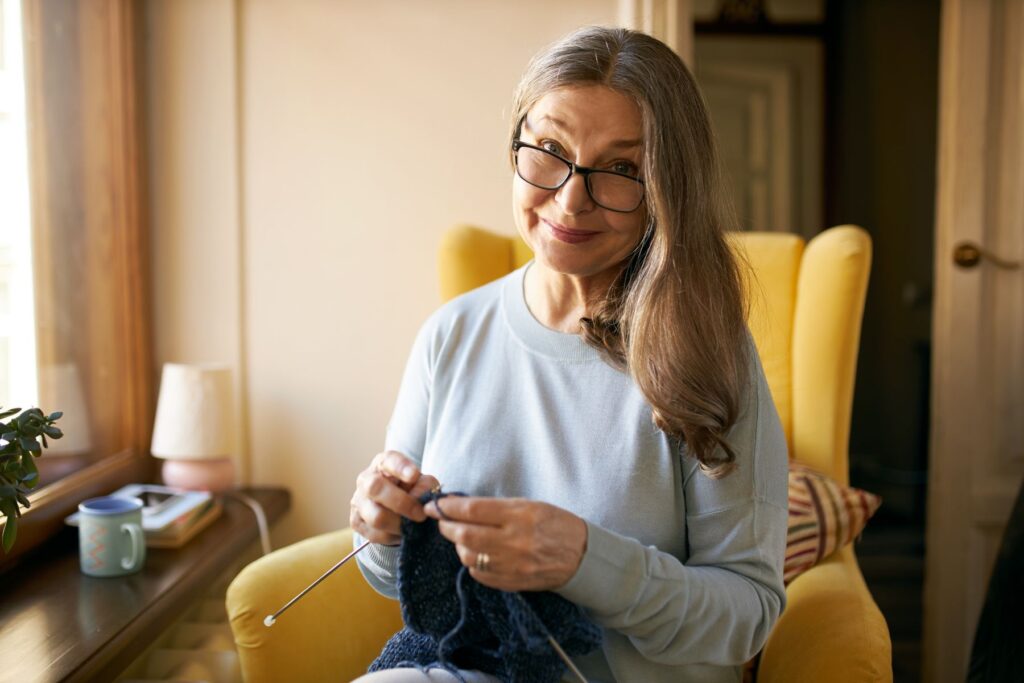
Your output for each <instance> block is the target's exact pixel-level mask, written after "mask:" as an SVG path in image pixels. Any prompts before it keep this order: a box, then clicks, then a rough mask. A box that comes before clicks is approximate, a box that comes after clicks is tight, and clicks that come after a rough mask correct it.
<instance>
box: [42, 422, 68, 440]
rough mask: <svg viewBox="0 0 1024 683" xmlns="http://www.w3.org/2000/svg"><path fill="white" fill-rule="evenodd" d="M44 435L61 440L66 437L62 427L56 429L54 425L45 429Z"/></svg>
mask: <svg viewBox="0 0 1024 683" xmlns="http://www.w3.org/2000/svg"><path fill="white" fill-rule="evenodd" d="M43 434H46V435H47V436H48V437H50V438H51V439H59V438H61V437H62V436H64V432H62V431H61V430H60V427H54V426H53V425H46V426H45V427H43Z"/></svg>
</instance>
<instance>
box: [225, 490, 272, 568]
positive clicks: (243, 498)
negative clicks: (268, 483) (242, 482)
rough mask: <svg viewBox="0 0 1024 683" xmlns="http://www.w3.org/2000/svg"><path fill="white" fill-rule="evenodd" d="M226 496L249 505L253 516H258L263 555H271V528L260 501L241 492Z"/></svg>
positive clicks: (230, 493)
mask: <svg viewBox="0 0 1024 683" xmlns="http://www.w3.org/2000/svg"><path fill="white" fill-rule="evenodd" d="M224 495H225V496H228V497H230V498H234V499H236V500H238V501H239V502H241V503H244V504H246V505H248V506H249V509H250V510H252V512H253V514H254V515H256V526H258V527H259V530H260V543H261V544H262V545H263V554H264V555H269V554H270V551H271V547H270V527H269V525H268V524H267V514H266V513H265V512H264V511H263V506H262V505H260V502H259V501H258V500H256V499H255V498H253V497H251V496H247V495H246V494H244V493H242V492H241V491H225V492H224Z"/></svg>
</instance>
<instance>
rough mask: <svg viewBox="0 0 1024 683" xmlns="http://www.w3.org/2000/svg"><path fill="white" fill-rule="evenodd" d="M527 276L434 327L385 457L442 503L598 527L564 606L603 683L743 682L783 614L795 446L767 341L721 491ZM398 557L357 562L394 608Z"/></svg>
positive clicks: (502, 284)
mask: <svg viewBox="0 0 1024 683" xmlns="http://www.w3.org/2000/svg"><path fill="white" fill-rule="evenodd" d="M528 267H529V266H528V265H527V266H524V267H523V268H520V269H519V270H517V271H515V272H513V273H511V274H510V275H508V276H506V277H504V278H502V279H500V280H498V281H496V282H492V283H491V284H488V285H486V286H484V287H481V288H480V289H477V290H474V291H472V292H469V293H468V294H465V295H463V296H461V297H459V298H457V299H454V300H453V301H451V302H449V303H448V304H446V305H444V306H442V307H441V308H440V309H439V310H438V311H437V312H436V313H435V314H434V315H433V316H431V317H430V319H429V320H427V322H426V323H425V324H424V326H423V328H422V329H421V330H420V333H419V335H418V336H417V338H416V341H415V343H414V345H413V349H412V354H411V356H410V358H409V362H408V364H407V366H406V370H405V375H404V377H403V379H402V384H401V389H400V390H399V395H398V401H397V404H396V406H395V411H394V414H393V416H392V419H391V422H390V424H389V425H388V431H387V438H386V443H385V446H386V448H387V449H389V450H396V451H399V452H401V453H404V454H405V455H407V456H409V457H410V458H412V459H413V460H415V461H417V462H418V463H420V465H421V468H422V470H423V472H425V473H428V474H433V475H434V476H436V477H437V478H438V480H439V481H441V483H442V485H443V486H444V488H445V490H448V491H462V492H465V493H468V494H471V495H477V496H501V497H513V496H514V497H524V498H531V499H534V500H541V501H545V502H548V503H551V504H553V505H557V506H559V507H562V508H565V509H567V510H570V511H572V512H574V513H575V514H577V515H579V516H580V517H582V518H583V519H584V520H586V522H587V530H588V537H587V549H586V553H585V555H584V557H583V561H582V563H581V565H580V568H579V570H578V571H577V572H576V575H575V576H574V577H573V578H572V579H571V580H570V581H569V582H568V583H567V584H566V585H565V586H563V587H561V588H560V589H558V590H557V591H556V592H558V593H560V594H561V595H562V596H564V597H566V598H568V599H569V600H572V601H573V602H575V603H577V604H578V605H580V606H581V607H583V608H584V609H586V610H587V612H588V613H589V614H590V616H591V618H593V619H594V620H595V621H596V622H597V623H598V624H600V625H601V626H602V627H603V628H604V630H605V642H604V645H603V647H602V650H600V651H598V652H596V653H593V654H592V655H589V656H587V657H582V658H579V659H578V660H577V663H578V665H579V667H580V669H581V670H582V671H583V673H584V674H585V675H586V676H587V679H588V680H589V681H591V683H597V682H599V681H607V682H611V681H617V682H620V683H624V682H627V681H629V682H632V681H637V682H638V683H660V682H662V681H664V682H665V683H668V682H669V681H671V682H672V683H678V682H680V681H687V682H689V681H714V682H718V681H739V680H740V665H741V664H742V663H743V662H745V661H746V660H747V659H749V658H750V657H752V656H753V655H754V654H755V653H756V652H757V651H758V650H759V649H760V648H761V646H762V645H763V644H764V641H765V639H766V638H767V636H768V632H769V630H770V629H771V627H772V625H773V624H774V623H775V621H776V620H777V619H778V617H779V614H780V612H781V611H782V608H783V605H784V603H785V591H784V588H783V584H782V564H783V559H784V555H785V545H786V523H787V500H788V492H787V459H786V442H785V438H784V436H783V433H782V428H781V426H780V424H779V418H778V415H777V414H776V411H775V406H774V404H773V403H772V400H771V396H770V394H769V390H768V385H767V383H766V381H765V379H764V372H763V371H762V369H761V365H760V361H759V360H758V358H757V353H756V351H755V349H754V346H753V343H752V342H751V343H750V352H751V358H752V360H753V362H752V363H751V368H752V376H751V380H752V381H751V382H750V384H749V387H748V391H747V393H746V395H745V396H744V398H743V408H742V411H741V415H740V419H739V421H738V422H737V423H736V425H734V426H733V428H732V430H731V431H730V432H729V435H728V439H729V442H730V443H731V444H732V446H733V448H734V450H735V451H736V453H737V459H738V465H739V467H738V469H737V470H736V471H734V472H733V473H732V474H730V475H728V476H727V477H725V478H723V479H719V480H713V479H710V478H709V477H707V476H706V475H705V474H703V473H702V472H701V471H700V469H699V467H698V463H697V461H696V460H695V459H693V458H692V457H690V456H688V455H687V454H686V451H685V448H683V449H681V448H680V444H679V442H678V441H677V440H675V439H672V438H669V437H667V436H666V435H665V434H664V433H662V432H660V431H658V430H657V429H656V428H655V427H654V425H653V423H652V422H651V409H650V406H649V405H648V404H647V402H646V401H645V400H644V397H643V395H642V394H641V393H640V391H639V390H638V389H637V388H636V386H635V384H634V383H633V381H632V380H631V379H630V378H629V376H628V375H626V374H624V373H622V372H620V371H618V370H616V369H614V368H612V367H611V366H610V365H608V364H607V363H606V362H605V361H604V360H603V359H602V358H601V357H600V355H599V354H598V352H597V351H596V350H594V349H593V348H591V347H590V346H587V345H586V344H585V343H584V342H583V341H582V340H581V339H580V338H579V337H578V336H577V335H571V334H563V333H560V332H556V331H554V330H551V329H548V328H546V327H544V326H543V325H541V324H540V323H539V322H538V321H537V320H536V319H535V318H534V317H533V315H532V314H531V313H530V311H529V309H528V308H527V306H526V301H525V297H524V294H523V279H524V275H525V273H526V269H527V268H528ZM360 542H361V539H359V538H357V539H356V543H360ZM397 550H398V549H397V548H389V547H386V546H379V545H373V546H371V547H370V548H368V549H367V550H366V552H364V553H362V554H360V555H359V556H357V557H358V562H359V566H360V569H361V570H362V572H363V574H364V575H365V576H366V578H367V580H368V581H369V582H370V583H371V585H373V587H374V588H375V589H376V590H378V591H379V592H381V593H383V594H385V595H388V596H390V597H395V596H396V594H397V590H396V587H395V582H396V579H397V569H396V567H397V557H398V553H397ZM567 680H568V679H567Z"/></svg>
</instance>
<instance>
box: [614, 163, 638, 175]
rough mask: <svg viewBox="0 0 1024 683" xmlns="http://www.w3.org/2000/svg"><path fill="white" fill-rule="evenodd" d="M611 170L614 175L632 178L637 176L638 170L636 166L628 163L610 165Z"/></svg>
mask: <svg viewBox="0 0 1024 683" xmlns="http://www.w3.org/2000/svg"><path fill="white" fill-rule="evenodd" d="M611 170H613V171H615V172H616V173H622V174H623V175H628V176H633V177H634V178H635V177H636V176H637V175H638V174H639V169H638V168H637V167H636V164H631V163H630V162H628V161H616V162H615V163H614V164H612V168H611Z"/></svg>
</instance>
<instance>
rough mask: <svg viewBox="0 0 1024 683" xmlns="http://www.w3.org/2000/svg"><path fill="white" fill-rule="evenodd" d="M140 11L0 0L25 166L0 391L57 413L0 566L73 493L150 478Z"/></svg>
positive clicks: (4, 282)
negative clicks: (55, 428)
mask: <svg viewBox="0 0 1024 683" xmlns="http://www.w3.org/2000/svg"><path fill="white" fill-rule="evenodd" d="M19 10H20V21H19ZM136 13H137V9H136V5H135V4H134V3H133V2H131V0H82V1H81V2H80V1H79V0H32V1H31V2H22V3H21V4H20V5H19V3H18V0H0V16H2V19H0V22H2V24H3V32H2V35H3V39H2V40H3V46H2V54H3V56H2V57H0V59H2V60H3V63H2V64H0V70H2V71H0V73H3V74H4V75H3V77H2V78H3V79H4V93H7V92H12V93H14V94H13V95H6V94H4V95H0V97H4V98H6V99H4V100H3V101H2V102H0V106H2V107H5V108H6V109H5V110H4V111H7V110H11V111H15V110H16V109H17V107H18V105H19V102H20V101H23V102H24V106H23V109H22V113H20V114H19V113H17V112H16V111H15V113H13V114H8V115H6V117H5V118H4V119H3V120H4V121H5V122H9V123H10V130H12V131H16V133H17V131H20V139H21V140H22V141H23V142H22V143H20V144H22V147H21V149H22V150H23V151H22V153H21V159H22V160H23V162H24V164H25V165H24V166H22V168H21V170H20V171H18V172H20V173H21V177H22V178H24V176H25V170H24V169H25V168H27V171H28V173H27V182H24V181H22V180H18V179H14V180H11V181H10V182H8V180H9V178H8V177H7V176H4V178H3V179H2V182H0V184H2V186H3V189H2V190H0V191H2V192H3V193H5V199H6V193H8V192H10V193H12V196H15V197H16V201H12V203H11V204H8V203H7V202H6V201H3V203H2V204H0V221H2V223H3V227H2V228H0V398H3V399H5V402H6V401H10V402H11V403H13V404H14V405H17V406H18V407H28V405H31V404H32V403H35V402H36V400H37V401H38V405H39V406H40V407H42V408H43V409H44V410H46V411H54V410H62V411H64V412H65V416H64V418H63V419H62V420H61V422H60V423H59V425H60V427H61V428H62V429H63V430H64V432H65V434H66V436H65V438H64V439H62V440H61V441H60V442H55V446H54V447H53V448H51V449H48V450H47V451H46V452H45V453H44V454H43V456H42V457H40V458H39V459H38V460H37V464H38V466H39V470H40V480H41V484H40V486H39V488H37V489H36V491H35V492H34V493H33V495H32V496H31V499H32V507H31V508H30V509H29V510H28V511H27V512H26V513H25V514H24V516H23V518H22V520H21V522H20V524H19V531H18V540H17V543H16V544H15V547H14V550H13V551H12V555H11V556H10V557H7V558H4V557H2V556H0V563H2V562H4V561H5V560H6V561H9V560H11V559H13V558H14V557H15V556H17V555H18V554H21V553H23V552H25V551H26V550H28V549H29V548H31V547H32V546H33V545H36V544H38V543H39V542H41V541H42V540H43V539H45V538H46V537H48V536H49V535H51V534H52V533H54V532H55V531H57V530H59V529H60V528H61V524H62V520H63V517H64V515H66V514H68V513H70V512H71V511H72V510H73V509H74V508H75V506H76V505H77V503H78V502H80V501H81V500H82V499H83V498H86V497H88V496H91V495H100V494H103V493H107V492H109V491H111V490H113V489H115V488H117V487H118V486H120V485H121V484H124V483H127V482H130V481H147V480H149V478H150V475H151V472H152V470H151V465H150V460H149V458H148V456H147V454H146V453H147V449H148V440H149V434H150V429H151V427H152V417H153V403H154V401H153V398H154V396H153V390H152V381H153V376H152V363H151V348H150V331H149V316H148V310H147V306H148V297H147V292H148V289H149V287H148V281H147V277H148V268H147V264H146V258H145V256H146V248H147V246H146V239H145V221H144V206H143V201H142V199H143V196H144V191H143V189H144V183H143V178H142V175H141V174H142V169H143V167H144V164H143V163H142V158H141V151H140V140H141V108H140V106H139V100H140V98H139V96H138V93H139V91H140V89H139V87H138V85H137V81H136V79H137V74H138V73H139V72H140V69H139V68H138V57H137V52H136V40H135V39H136V36H137V35H138V34H139V24H138V19H139V18H138V17H137V16H136ZM19 38H22V40H20V41H19ZM19 42H20V43H21V44H20V45H18V43H19ZM22 65H23V68H22ZM12 74H13V75H12ZM21 78H23V86H19V85H17V84H16V82H17V81H18V80H19V79H21ZM19 87H20V88H21V89H20V92H21V93H22V95H18V92H19ZM21 98H23V99H21ZM0 116H4V114H0ZM19 117H21V118H19ZM19 121H20V122H21V123H19ZM26 133H27V135H26ZM6 134H7V133H6V132H4V133H0V135H6ZM12 136H16V134H15V133H12ZM12 139H13V138H12ZM4 144H5V145H6V144H11V145H12V147H10V149H15V147H16V145H17V144H18V143H16V142H10V141H9V140H8V139H6V138H5V139H4ZM4 149H5V150H6V149H7V148H6V147H5V148H4ZM11 156H16V155H15V154H12V155H11ZM4 157H5V160H4V162H3V163H4V170H3V171H0V172H2V173H7V170H6V167H7V164H8V160H7V158H6V157H7V155H6V154H5V155H4ZM16 163H17V162H16V161H15V160H11V161H10V164H11V166H12V168H13V167H14V165H15V164H16ZM12 173H14V171H12ZM12 177H13V176H12ZM19 184H20V185H19ZM19 186H20V187H21V189H20V192H21V193H22V194H20V195H17V192H18V191H19V190H18V188H19ZM26 187H27V193H26V192H25V189H26ZM17 197H20V198H17ZM18 201H20V202H21V204H20V205H19V204H17V202H18ZM18 206H21V207H22V208H20V209H19V208H17V207H18ZM19 212H20V213H19ZM19 216H22V218H19ZM19 220H20V221H21V223H20V225H21V226H22V231H21V232H18V231H17V229H16V228H17V225H18V224H19ZM9 226H10V229H9ZM7 232H11V234H12V236H10V237H8V236H6V234H5V233H7ZM5 240H6V241H5ZM8 243H10V247H9V248H8V246H7V245H8ZM5 290H6V291H5ZM26 290H29V291H26ZM5 297H6V298H5ZM5 302H9V303H5ZM5 356H6V359H7V362H8V364H7V365H5V364H4V362H5ZM4 368H11V369H10V370H7V371H6V377H4V373H5V370H4ZM5 382H6V385H7V387H6V388H5V387H4V386H3V385H4V383H5ZM33 387H34V388H33ZM4 391H8V392H10V393H9V394H8V395H6V396H4V394H3V392H4ZM33 391H34V392H35V395H34V396H33V395H32V393H33Z"/></svg>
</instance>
